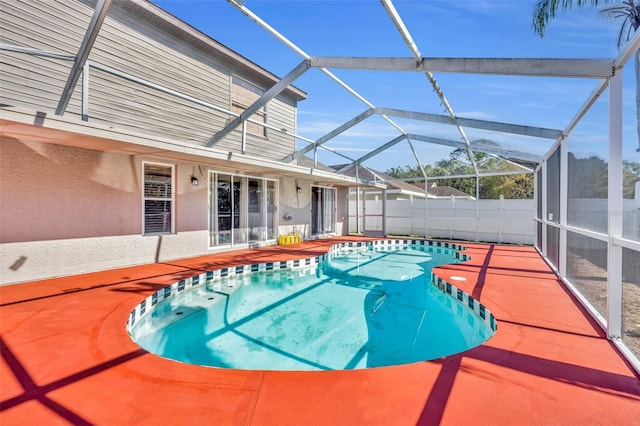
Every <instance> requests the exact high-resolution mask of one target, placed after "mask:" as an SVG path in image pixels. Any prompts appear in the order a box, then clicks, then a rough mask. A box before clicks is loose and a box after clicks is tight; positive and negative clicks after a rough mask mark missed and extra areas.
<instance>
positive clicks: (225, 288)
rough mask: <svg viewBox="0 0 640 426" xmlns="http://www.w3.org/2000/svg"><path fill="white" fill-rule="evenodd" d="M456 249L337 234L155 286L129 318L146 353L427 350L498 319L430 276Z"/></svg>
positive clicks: (283, 359) (196, 356) (281, 360)
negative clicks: (321, 252) (311, 248)
mask: <svg viewBox="0 0 640 426" xmlns="http://www.w3.org/2000/svg"><path fill="white" fill-rule="evenodd" d="M457 248H459V247H457V246H452V245H449V244H446V243H441V242H432V241H422V240H380V241H375V242H368V243H344V244H338V245H336V246H334V247H332V248H331V250H329V252H328V253H327V255H325V256H318V257H316V258H309V259H300V260H292V261H287V262H275V263H272V262H267V263H264V264H254V265H243V266H237V267H233V268H223V269H221V270H218V271H211V272H208V273H206V274H201V275H198V276H195V277H192V278H191V279H189V280H183V281H180V282H178V283H175V284H174V285H172V286H170V287H167V288H165V289H163V290H160V291H159V292H156V293H154V294H153V295H152V296H150V297H149V298H147V300H145V301H144V302H143V303H141V304H140V305H139V306H138V307H136V309H135V310H134V311H133V312H132V314H131V317H130V319H129V322H128V329H129V332H130V334H131V336H132V338H133V339H134V341H136V342H137V343H138V344H139V345H140V346H142V347H143V348H144V349H146V350H148V351H150V352H152V353H155V354H157V355H160V356H163V357H166V358H170V359H174V360H178V361H182V362H187V363H193V364H199V365H206V366H214V367H225V368H235V369H262V370H335V369H359V368H372V367H380V366H387V365H397V364H406V363H411V362H418V361H424V360H430V359H436V358H440V357H442V356H446V355H451V354H454V353H457V352H461V351H464V350H467V349H469V348H472V347H475V346H477V345H479V344H481V343H483V342H484V341H486V340H488V339H489V338H490V337H491V336H492V335H493V334H494V333H495V330H496V324H495V319H494V318H493V315H491V313H490V312H489V311H488V310H487V309H486V308H485V307H484V306H483V305H481V304H479V303H478V302H477V301H475V300H474V299H473V298H472V297H470V296H468V295H466V294H465V293H463V292H461V291H460V290H458V289H457V288H455V287H454V286H452V285H451V284H449V283H446V282H444V281H442V280H441V279H434V280H432V274H431V268H433V267H434V266H437V265H442V264H446V263H453V262H457V261H460V260H464V258H465V256H464V255H461V254H460V253H459V252H457V251H456V250H455V249H457ZM434 284H435V285H434Z"/></svg>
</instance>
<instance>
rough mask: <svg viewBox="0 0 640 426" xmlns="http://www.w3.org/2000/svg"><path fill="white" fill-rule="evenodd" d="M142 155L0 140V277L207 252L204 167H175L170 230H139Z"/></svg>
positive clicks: (20, 278) (21, 277) (82, 269)
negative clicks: (146, 232) (146, 233)
mask: <svg viewBox="0 0 640 426" xmlns="http://www.w3.org/2000/svg"><path fill="white" fill-rule="evenodd" d="M143 161H151V162H154V161H153V159H152V158H139V157H133V156H129V155H123V154H110V153H105V152H99V151H94V150H89V149H81V148H71V147H64V146H60V145H54V144H49V143H41V142H22V141H19V140H16V139H11V138H6V137H5V138H1V139H0V194H1V197H0V282H1V283H2V284H7V283H14V282H22V281H30V280H34V279H40V278H45V277H54V276H61V275H69V274H76V273H82V272H89V271H95V270H100V269H109V268H116V267H122V266H130V265H136V264H142V263H148V262H156V261H165V260H171V259H177V258H182V257H188V256H195V255H199V254H207V253H210V252H211V249H210V248H209V246H208V231H207V229H208V218H207V214H208V201H207V184H206V182H207V180H206V175H207V174H206V169H204V168H203V167H198V166H197V165H194V164H176V165H175V170H176V172H175V173H176V178H175V190H176V203H175V204H176V207H175V221H176V222H175V223H176V225H175V229H176V233H175V234H173V235H163V236H162V237H160V236H157V235H155V236H143V235H142V210H141V206H142V194H141V190H142V183H141V179H142V171H141V169H142V164H143ZM159 163H165V164H166V161H160V162H159ZM194 170H195V174H196V176H198V177H199V179H200V182H201V184H200V185H199V186H197V187H194V186H192V185H191V182H190V176H191V174H192V173H193V172H194Z"/></svg>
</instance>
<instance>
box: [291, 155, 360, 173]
mask: <svg viewBox="0 0 640 426" xmlns="http://www.w3.org/2000/svg"><path fill="white" fill-rule="evenodd" d="M296 164H297V165H298V166H302V167H309V168H310V169H316V170H322V171H325V172H331V173H335V172H336V169H334V168H332V167H329V166H327V165H326V164H322V163H320V162H318V164H316V165H315V166H314V164H313V159H312V158H309V157H307V156H304V155H303V156H300V157H298V158H297V159H296ZM347 176H349V175H347Z"/></svg>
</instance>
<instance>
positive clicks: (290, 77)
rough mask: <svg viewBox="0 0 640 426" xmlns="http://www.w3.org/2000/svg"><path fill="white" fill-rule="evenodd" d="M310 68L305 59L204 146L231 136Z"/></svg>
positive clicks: (212, 144) (210, 145)
mask: <svg viewBox="0 0 640 426" xmlns="http://www.w3.org/2000/svg"><path fill="white" fill-rule="evenodd" d="M309 68H310V61H309V60H308V59H304V60H303V61H302V62H300V63H299V64H298V66H296V67H295V68H294V69H292V70H291V71H289V73H288V74H287V75H285V76H284V77H282V79H280V81H278V82H277V83H276V84H274V85H273V86H271V88H270V89H269V90H267V91H266V92H264V93H263V94H262V96H260V98H258V99H257V100H256V101H255V102H254V103H253V104H251V105H250V106H249V107H248V108H247V109H246V110H244V111H243V112H242V113H241V114H240V115H239V116H238V117H236V118H234V119H233V120H231V122H230V123H229V124H227V125H226V126H225V127H224V129H222V130H220V131H219V132H218V133H216V134H215V135H213V137H212V138H211V139H209V140H208V141H207V142H206V143H205V144H204V145H203V146H205V147H209V148H210V147H212V146H214V145H215V144H217V143H218V142H220V140H222V138H224V137H225V136H226V135H227V134H229V132H231V131H232V130H233V129H235V128H236V127H238V126H239V125H240V123H243V122H244V121H246V120H247V119H248V118H249V117H251V116H252V115H253V114H255V113H256V111H258V110H259V109H260V108H262V107H263V106H265V105H266V104H267V102H269V101H270V100H271V99H273V98H275V97H276V96H278V94H279V93H280V92H282V91H283V90H284V89H286V88H287V87H289V86H290V85H291V84H292V83H293V82H294V81H295V80H296V79H298V78H299V77H300V76H301V75H302V74H304V73H305V72H307V70H309Z"/></svg>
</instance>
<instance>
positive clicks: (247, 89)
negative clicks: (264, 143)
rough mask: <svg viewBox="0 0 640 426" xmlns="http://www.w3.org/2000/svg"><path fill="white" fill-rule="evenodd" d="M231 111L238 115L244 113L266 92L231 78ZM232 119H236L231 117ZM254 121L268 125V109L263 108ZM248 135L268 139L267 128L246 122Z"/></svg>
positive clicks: (256, 114)
mask: <svg viewBox="0 0 640 426" xmlns="http://www.w3.org/2000/svg"><path fill="white" fill-rule="evenodd" d="M231 83H232V84H231V111H233V112H235V113H236V114H241V113H243V112H244V111H245V110H246V109H247V108H249V106H251V105H252V104H253V103H254V102H255V101H257V100H258V99H259V98H260V96H262V95H263V94H264V90H262V89H260V88H259V87H257V86H254V85H253V84H251V83H247V82H246V81H244V80H242V79H239V78H238V77H232V78H231ZM231 118H232V119H233V118H235V117H231ZM250 118H251V119H252V120H254V121H259V122H262V123H265V124H266V123H267V107H266V105H265V106H263V107H262V108H261V109H259V110H258V111H256V113H255V114H253V115H252V116H251V117H250ZM246 126H247V133H249V134H251V135H256V136H262V137H265V138H266V137H267V128H266V127H264V126H261V125H259V124H256V123H251V122H249V121H247V122H246Z"/></svg>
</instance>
